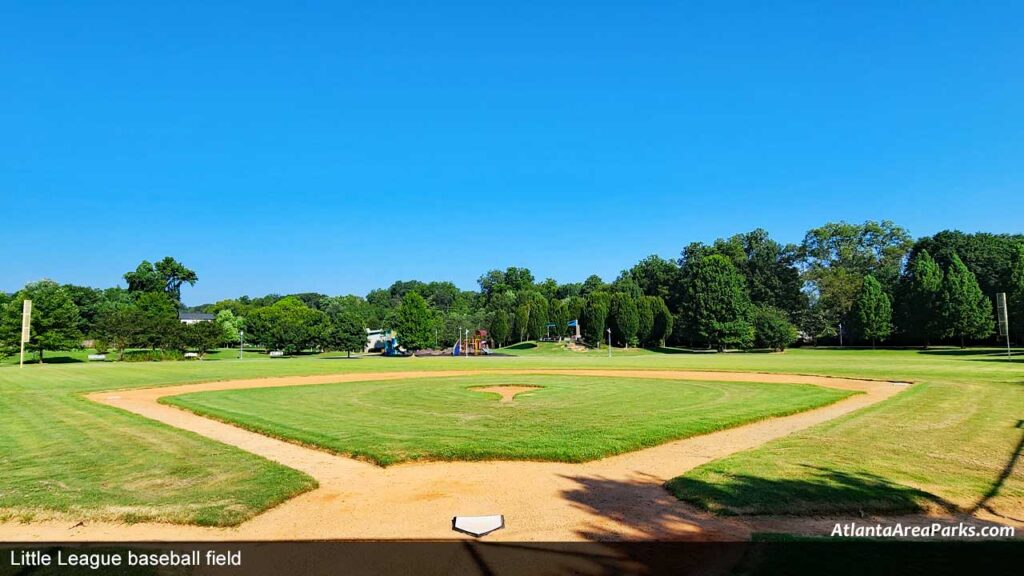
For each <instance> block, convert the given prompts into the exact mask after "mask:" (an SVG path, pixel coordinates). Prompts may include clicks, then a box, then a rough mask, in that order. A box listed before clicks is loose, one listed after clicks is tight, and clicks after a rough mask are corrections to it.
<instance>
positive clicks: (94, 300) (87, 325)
mask: <svg viewBox="0 0 1024 576" xmlns="http://www.w3.org/2000/svg"><path fill="white" fill-rule="evenodd" d="M64 290H65V291H66V292H67V293H68V296H69V297H70V298H71V301H72V302H74V303H75V308H78V331H79V332H81V333H82V334H83V335H84V336H86V337H88V336H95V334H94V327H95V325H96V320H97V317H98V316H99V314H100V311H101V310H102V309H103V307H104V305H105V304H106V298H105V297H104V293H103V290H97V289H96V288H89V287H86V286H75V285H72V284H65V285H64Z"/></svg>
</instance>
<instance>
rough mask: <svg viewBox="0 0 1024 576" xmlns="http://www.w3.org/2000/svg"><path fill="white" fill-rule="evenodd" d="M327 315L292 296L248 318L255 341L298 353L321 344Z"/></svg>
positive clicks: (247, 323)
mask: <svg viewBox="0 0 1024 576" xmlns="http://www.w3.org/2000/svg"><path fill="white" fill-rule="evenodd" d="M326 323H327V315H326V314H324V313H323V312H321V311H319V310H313V309H312V308H310V307H309V306H306V305H305V304H303V303H302V301H301V300H299V299H298V298H293V297H291V296H289V297H286V298H282V299H281V300H278V301H277V302H275V303H274V304H273V305H271V306H264V307H261V308H257V309H256V310H254V311H252V312H251V313H250V314H249V317H248V318H246V325H247V328H248V329H249V334H251V338H252V339H253V340H255V341H256V342H259V343H260V344H262V345H264V346H266V347H267V348H268V349H269V350H281V351H284V352H285V353H288V354H297V353H299V352H302V351H303V350H308V349H310V348H314V347H316V346H317V345H318V344H320V342H321V340H322V337H323V334H322V331H323V327H324V325H325V324H326Z"/></svg>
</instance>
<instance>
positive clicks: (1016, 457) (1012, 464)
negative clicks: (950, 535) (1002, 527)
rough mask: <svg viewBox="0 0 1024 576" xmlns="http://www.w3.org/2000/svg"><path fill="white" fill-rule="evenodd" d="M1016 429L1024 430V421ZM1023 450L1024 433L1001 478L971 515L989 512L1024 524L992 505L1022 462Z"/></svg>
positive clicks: (1000, 474)
mask: <svg viewBox="0 0 1024 576" xmlns="http://www.w3.org/2000/svg"><path fill="white" fill-rule="evenodd" d="M1016 427H1017V428H1020V429H1024V420H1019V421H1018V422H1017V426H1016ZM1022 450H1024V433H1022V434H1021V437H1020V440H1018V441H1017V446H1016V447H1015V448H1014V449H1013V452H1011V453H1010V458H1009V459H1008V460H1007V461H1006V465H1005V466H1003V469H1002V470H1001V471H1000V472H999V476H998V477H996V480H995V482H993V483H992V486H991V487H990V488H989V489H988V491H987V492H985V494H984V495H983V496H982V497H981V500H978V502H977V503H976V504H975V505H974V506H972V507H971V509H970V510H968V513H969V514H972V515H973V514H975V513H977V512H978V511H979V510H987V511H988V512H990V513H992V514H995V515H996V516H999V517H1000V518H1006V519H1008V520H1016V521H1017V522H1024V519H1022V518H1013V517H1010V516H1007V515H1005V514H1001V513H999V512H997V511H996V510H995V509H993V507H992V506H991V504H990V502H991V501H992V499H993V498H995V497H996V496H997V495H998V494H999V491H1000V490H1001V489H1002V487H1003V484H1005V483H1006V479H1007V478H1009V477H1010V475H1011V474H1013V471H1014V469H1015V468H1016V467H1017V463H1018V462H1020V454H1021V451H1022Z"/></svg>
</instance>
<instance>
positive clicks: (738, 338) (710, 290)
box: [691, 254, 754, 350]
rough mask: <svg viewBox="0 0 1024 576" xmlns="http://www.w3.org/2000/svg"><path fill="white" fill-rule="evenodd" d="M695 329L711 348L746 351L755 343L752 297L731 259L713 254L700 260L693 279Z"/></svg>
mask: <svg viewBox="0 0 1024 576" xmlns="http://www.w3.org/2000/svg"><path fill="white" fill-rule="evenodd" d="M691 303H692V305H693V306H695V307H696V313H695V317H694V320H695V322H696V329H697V331H698V333H699V334H700V336H701V337H703V338H704V339H705V340H706V341H707V342H708V343H709V344H710V345H711V346H713V347H715V348H717V349H718V350H725V348H726V347H727V346H736V347H740V348H744V347H747V346H750V345H751V344H753V338H754V329H753V326H751V325H750V323H749V322H748V315H749V312H750V297H749V296H748V295H747V289H746V286H745V285H744V280H743V277H742V276H741V275H740V274H739V272H738V271H737V270H736V267H735V266H733V264H732V262H730V261H729V259H728V258H726V257H725V256H722V255H719V254H712V255H710V256H704V257H703V258H701V260H700V263H699V264H698V266H697V269H696V271H695V275H694V278H693V300H692V302H691Z"/></svg>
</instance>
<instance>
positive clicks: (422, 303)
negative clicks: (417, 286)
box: [394, 292, 434, 350]
mask: <svg viewBox="0 0 1024 576" xmlns="http://www.w3.org/2000/svg"><path fill="white" fill-rule="evenodd" d="M394 329H395V332H397V333H398V341H399V343H401V345H402V346H404V347H405V349H406V350H422V349H424V348H429V347H430V345H431V343H432V342H433V341H434V315H433V313H432V312H431V310H430V308H429V307H428V306H427V301H426V300H424V299H423V297H422V296H420V295H419V294H418V293H416V292H409V293H408V294H406V295H405V297H404V298H402V304H401V305H400V306H399V307H398V310H397V312H396V314H395V324H394Z"/></svg>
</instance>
